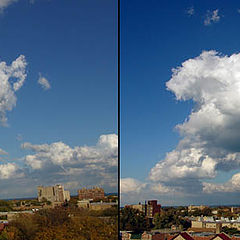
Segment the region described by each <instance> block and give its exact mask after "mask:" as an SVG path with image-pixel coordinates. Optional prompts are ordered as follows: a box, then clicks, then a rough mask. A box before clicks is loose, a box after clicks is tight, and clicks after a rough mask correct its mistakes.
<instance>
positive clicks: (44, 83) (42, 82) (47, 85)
mask: <svg viewBox="0 0 240 240" xmlns="http://www.w3.org/2000/svg"><path fill="white" fill-rule="evenodd" d="M38 83H39V84H40V85H41V87H42V88H43V89H44V90H49V89H50V88H51V85H50V83H49V81H48V80H47V79H46V78H45V77H43V76H42V75H41V73H40V74H39V78H38Z"/></svg>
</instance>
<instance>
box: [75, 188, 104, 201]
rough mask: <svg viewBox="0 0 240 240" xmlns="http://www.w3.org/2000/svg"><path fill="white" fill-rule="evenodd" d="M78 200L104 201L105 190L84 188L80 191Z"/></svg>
mask: <svg viewBox="0 0 240 240" xmlns="http://www.w3.org/2000/svg"><path fill="white" fill-rule="evenodd" d="M78 198H79V200H84V199H93V200H98V199H103V198H104V190H103V188H99V187H93V188H90V189H87V188H82V189H79V190H78Z"/></svg>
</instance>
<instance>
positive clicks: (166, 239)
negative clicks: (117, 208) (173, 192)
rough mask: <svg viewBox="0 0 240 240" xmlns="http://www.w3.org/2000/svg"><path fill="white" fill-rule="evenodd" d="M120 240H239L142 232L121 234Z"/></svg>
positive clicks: (214, 235)
mask: <svg viewBox="0 0 240 240" xmlns="http://www.w3.org/2000/svg"><path fill="white" fill-rule="evenodd" d="M121 239H122V240H131V239H135V240H137V239H139V240H140V239H141V240H240V237H235V236H232V237H230V236H229V235H227V234H225V233H219V234H213V235H208V236H199V235H192V234H189V233H187V232H180V233H178V234H174V235H171V234H168V233H156V232H155V233H154V232H149V233H148V232H144V233H143V234H132V233H129V232H122V233H121Z"/></svg>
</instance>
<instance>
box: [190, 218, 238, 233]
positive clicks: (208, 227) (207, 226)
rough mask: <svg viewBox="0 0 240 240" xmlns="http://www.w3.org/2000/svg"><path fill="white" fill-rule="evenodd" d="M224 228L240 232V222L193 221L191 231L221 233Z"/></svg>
mask: <svg viewBox="0 0 240 240" xmlns="http://www.w3.org/2000/svg"><path fill="white" fill-rule="evenodd" d="M223 227H228V228H236V229H237V230H240V221H239V220H231V221H226V220H210V221H208V220H202V221H198V220H197V221H196V220H192V221H191V228H190V229H188V230H189V231H193V232H215V233H219V232H221V231H222V228H223Z"/></svg>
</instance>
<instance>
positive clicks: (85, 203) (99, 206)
mask: <svg viewBox="0 0 240 240" xmlns="http://www.w3.org/2000/svg"><path fill="white" fill-rule="evenodd" d="M77 205H78V207H79V208H87V209H90V210H94V211H100V210H105V209H108V208H112V207H117V206H118V202H102V201H101V202H91V201H89V200H80V201H78V203H77Z"/></svg>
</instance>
